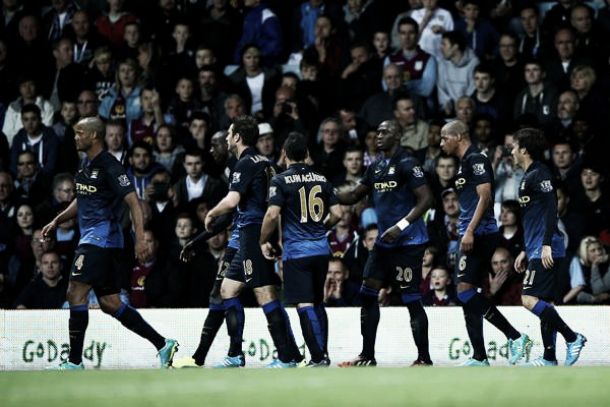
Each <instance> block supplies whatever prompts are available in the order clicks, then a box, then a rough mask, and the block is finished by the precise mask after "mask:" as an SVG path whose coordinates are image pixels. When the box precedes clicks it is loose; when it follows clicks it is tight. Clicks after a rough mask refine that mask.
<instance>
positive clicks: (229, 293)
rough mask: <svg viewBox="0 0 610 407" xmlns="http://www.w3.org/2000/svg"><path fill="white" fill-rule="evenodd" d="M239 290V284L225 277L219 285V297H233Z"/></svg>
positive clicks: (224, 298) (225, 298)
mask: <svg viewBox="0 0 610 407" xmlns="http://www.w3.org/2000/svg"><path fill="white" fill-rule="evenodd" d="M240 291H241V286H240V285H239V284H238V283H236V282H232V281H230V280H227V279H225V280H224V281H223V282H222V285H221V286H220V297H221V298H222V299H223V300H228V299H230V298H235V297H237V296H238V295H239V293H240Z"/></svg>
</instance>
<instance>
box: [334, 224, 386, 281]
mask: <svg viewBox="0 0 610 407" xmlns="http://www.w3.org/2000/svg"><path fill="white" fill-rule="evenodd" d="M377 237H379V227H378V226H377V224H376V223H371V224H369V225H367V226H366V227H365V228H364V231H362V232H361V233H360V234H359V235H358V237H357V238H356V240H354V242H353V243H352V244H351V245H350V247H349V249H347V252H345V253H344V254H343V257H342V258H341V260H343V263H344V265H345V266H346V267H347V270H348V271H349V273H348V274H349V276H348V278H349V280H350V281H351V282H352V283H354V284H361V283H362V275H363V273H364V267H365V265H366V261H367V259H368V258H369V252H370V251H371V250H373V247H374V246H375V242H376V241H377Z"/></svg>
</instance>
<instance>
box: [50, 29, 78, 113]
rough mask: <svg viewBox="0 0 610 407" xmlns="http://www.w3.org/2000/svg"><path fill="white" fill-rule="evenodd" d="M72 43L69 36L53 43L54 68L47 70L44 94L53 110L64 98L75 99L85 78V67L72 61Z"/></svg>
mask: <svg viewBox="0 0 610 407" xmlns="http://www.w3.org/2000/svg"><path fill="white" fill-rule="evenodd" d="M73 49H74V44H73V43H72V40H70V39H69V38H62V39H59V40H57V41H56V42H55V43H53V57H54V58H55V64H54V69H52V70H49V71H47V78H46V79H47V80H46V83H45V86H44V87H43V88H44V89H45V92H44V93H46V94H50V97H49V102H50V103H51V105H52V106H53V110H54V111H58V110H59V109H60V108H61V103H62V102H63V101H64V100H67V101H75V100H76V99H77V97H78V93H79V92H80V91H81V87H82V84H83V82H84V79H85V68H84V67H83V66H82V65H80V64H77V63H76V62H74V61H73V58H74V50H73Z"/></svg>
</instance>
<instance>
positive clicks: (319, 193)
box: [269, 164, 338, 260]
mask: <svg viewBox="0 0 610 407" xmlns="http://www.w3.org/2000/svg"><path fill="white" fill-rule="evenodd" d="M337 203H338V201H337V197H336V196H335V193H334V192H333V188H332V185H331V183H330V182H328V181H327V180H326V178H325V177H324V176H323V175H320V174H318V173H316V172H314V171H313V169H312V168H311V167H309V166H307V165H305V164H294V165H291V166H290V168H288V169H287V170H286V171H284V172H283V173H281V174H279V175H276V176H275V177H273V179H272V180H271V186H270V188H269V205H275V206H279V207H281V208H282V240H283V244H284V252H283V259H284V260H290V259H298V258H301V257H307V256H320V255H327V254H330V247H329V245H328V240H327V238H326V228H325V227H324V219H325V218H326V215H327V214H328V211H329V208H330V207H331V206H333V205H336V204H337Z"/></svg>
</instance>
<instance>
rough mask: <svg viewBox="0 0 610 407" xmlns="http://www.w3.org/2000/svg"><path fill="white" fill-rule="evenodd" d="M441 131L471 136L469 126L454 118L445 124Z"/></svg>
mask: <svg viewBox="0 0 610 407" xmlns="http://www.w3.org/2000/svg"><path fill="white" fill-rule="evenodd" d="M441 133H444V134H452V135H455V136H458V135H459V136H463V137H470V135H469V133H468V126H467V125H466V123H464V122H463V121H461V120H453V121H450V122H449V123H447V124H445V125H444V126H443V128H442V130H441Z"/></svg>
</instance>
